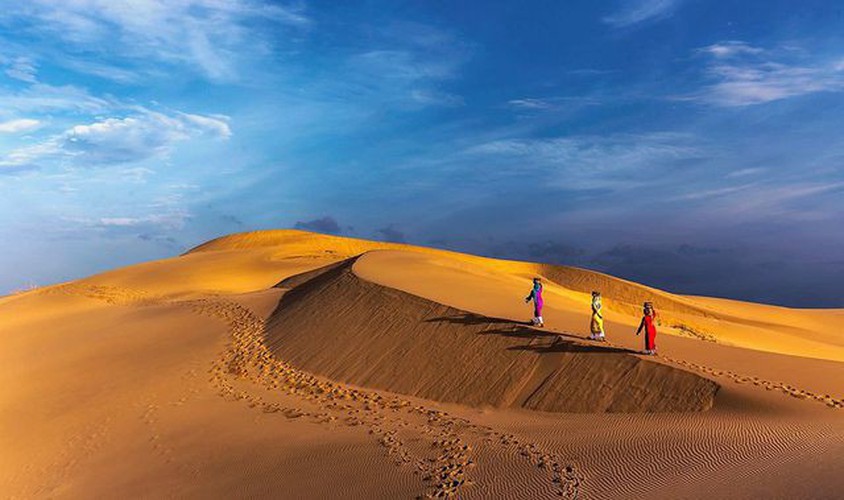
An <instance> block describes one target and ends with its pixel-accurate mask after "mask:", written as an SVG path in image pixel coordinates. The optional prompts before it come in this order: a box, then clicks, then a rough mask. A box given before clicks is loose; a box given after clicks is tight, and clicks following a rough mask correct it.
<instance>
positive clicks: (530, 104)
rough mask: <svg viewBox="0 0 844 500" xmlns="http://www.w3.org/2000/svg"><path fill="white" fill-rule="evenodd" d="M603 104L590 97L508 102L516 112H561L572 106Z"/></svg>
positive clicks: (513, 100)
mask: <svg viewBox="0 0 844 500" xmlns="http://www.w3.org/2000/svg"><path fill="white" fill-rule="evenodd" d="M598 104H601V101H600V100H599V99H596V98H594V97H588V96H577V97H547V98H541V99H540V98H533V97H523V98H521V99H511V100H510V101H507V105H508V106H509V107H511V108H513V109H516V110H523V111H548V110H560V109H563V107H572V106H589V105H598Z"/></svg>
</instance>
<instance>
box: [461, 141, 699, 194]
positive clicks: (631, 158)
mask: <svg viewBox="0 0 844 500" xmlns="http://www.w3.org/2000/svg"><path fill="white" fill-rule="evenodd" d="M464 155H468V156H469V157H470V158H473V159H474V160H475V162H477V163H479V164H483V165H484V167H485V168H488V169H490V174H493V173H494V172H495V171H496V170H498V168H497V167H499V166H502V165H503V166H506V167H507V168H502V169H501V170H502V171H503V172H509V173H510V175H523V174H526V173H529V172H534V173H541V175H543V176H544V177H545V178H546V179H547V181H548V182H549V183H551V184H554V185H559V186H563V185H564V186H566V187H569V188H576V189H585V188H596V187H611V186H614V187H619V188H625V189H627V188H633V187H635V185H636V183H635V182H632V180H634V179H636V178H640V177H642V176H646V175H649V173H652V172H655V171H658V170H660V169H663V168H665V167H666V166H668V167H671V168H674V167H676V164H677V162H686V161H693V160H697V159H700V158H702V157H704V156H705V155H706V153H705V151H703V150H702V149H701V147H700V146H698V145H697V144H696V141H695V140H694V137H692V136H689V135H686V134H678V133H671V132H654V133H648V134H614V135H609V136H572V137H557V138H542V139H503V140H494V141H490V142H485V143H481V144H477V145H474V146H471V147H470V148H468V149H467V150H466V151H465V152H464ZM479 157H480V159H481V161H478V159H479ZM517 167H519V168H517Z"/></svg>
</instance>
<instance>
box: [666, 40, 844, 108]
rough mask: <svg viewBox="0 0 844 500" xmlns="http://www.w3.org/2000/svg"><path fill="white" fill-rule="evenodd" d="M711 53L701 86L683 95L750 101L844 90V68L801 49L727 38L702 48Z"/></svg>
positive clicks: (720, 101) (719, 101) (722, 101)
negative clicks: (727, 39) (765, 45)
mask: <svg viewBox="0 0 844 500" xmlns="http://www.w3.org/2000/svg"><path fill="white" fill-rule="evenodd" d="M697 52H698V53H701V54H704V55H705V56H706V57H708V60H707V62H706V67H705V70H704V74H705V77H706V79H707V80H708V81H709V83H707V84H706V85H704V87H703V89H702V90H701V91H699V92H696V93H694V94H692V95H687V96H683V97H681V99H686V100H692V101H700V102H705V103H709V104H714V105H719V106H750V105H755V104H764V103H768V102H772V101H779V100H782V99H788V98H791V97H797V96H801V95H806V94H813V93H817V92H841V91H844V67H842V66H841V65H840V64H839V61H836V60H832V61H829V60H823V59H821V58H810V57H809V56H806V55H805V54H804V53H803V52H799V51H789V50H785V49H781V48H778V49H762V48H759V47H755V46H752V45H749V44H747V43H744V42H738V41H729V42H722V43H718V44H714V45H710V46H708V47H703V48H701V49H698V51H697Z"/></svg>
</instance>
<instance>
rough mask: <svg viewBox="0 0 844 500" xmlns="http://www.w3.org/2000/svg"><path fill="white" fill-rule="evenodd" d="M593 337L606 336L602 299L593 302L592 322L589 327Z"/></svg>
mask: <svg viewBox="0 0 844 500" xmlns="http://www.w3.org/2000/svg"><path fill="white" fill-rule="evenodd" d="M589 328H590V330H591V331H592V336H593V337H603V336H604V313H603V312H602V311H601V299H600V298H596V299H593V300H592V321H591V324H590V325H589Z"/></svg>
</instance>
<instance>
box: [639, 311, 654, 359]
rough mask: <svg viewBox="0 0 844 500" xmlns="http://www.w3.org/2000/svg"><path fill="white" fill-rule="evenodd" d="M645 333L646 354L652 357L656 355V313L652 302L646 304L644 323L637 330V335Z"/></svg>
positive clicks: (643, 315) (643, 314)
mask: <svg viewBox="0 0 844 500" xmlns="http://www.w3.org/2000/svg"><path fill="white" fill-rule="evenodd" d="M642 330H644V331H645V354H649V355H651V356H655V355H656V311H655V310H654V305H653V304H652V303H650V302H645V306H644V310H643V311H642V321H641V323H639V329H638V330H636V335H639V334H640V333H642Z"/></svg>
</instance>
